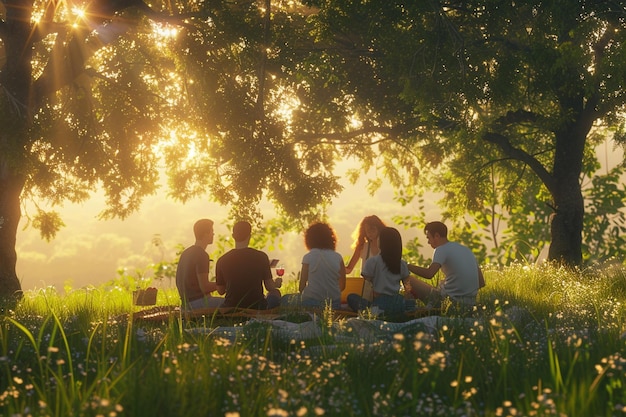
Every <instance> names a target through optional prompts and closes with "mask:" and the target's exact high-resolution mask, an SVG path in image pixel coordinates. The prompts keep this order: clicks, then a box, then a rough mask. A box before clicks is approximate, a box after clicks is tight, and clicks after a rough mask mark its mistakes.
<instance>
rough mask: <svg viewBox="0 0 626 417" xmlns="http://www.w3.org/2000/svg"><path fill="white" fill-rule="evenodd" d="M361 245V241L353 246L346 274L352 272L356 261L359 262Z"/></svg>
mask: <svg viewBox="0 0 626 417" xmlns="http://www.w3.org/2000/svg"><path fill="white" fill-rule="evenodd" d="M362 248H363V245H362V244H361V243H359V244H357V245H356V247H355V248H354V253H353V254H352V258H350V262H348V265H347V266H346V274H350V273H352V270H353V269H354V267H355V266H356V263H357V262H359V258H360V257H361V250H362Z"/></svg>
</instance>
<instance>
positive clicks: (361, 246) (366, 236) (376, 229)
mask: <svg viewBox="0 0 626 417" xmlns="http://www.w3.org/2000/svg"><path fill="white" fill-rule="evenodd" d="M384 227H385V223H383V221H382V220H380V218H379V217H378V216H376V215H371V216H366V217H364V218H363V220H361V223H359V226H358V228H357V230H355V233H353V237H354V243H353V244H352V248H353V249H354V253H353V254H352V257H351V258H350V261H349V262H348V265H346V274H350V273H352V270H353V269H354V267H355V266H356V264H357V263H358V262H359V259H360V260H361V268H362V267H363V265H365V261H367V260H368V259H369V258H371V257H372V256H375V255H378V254H379V253H380V249H379V247H378V235H379V234H380V231H381V230H382V229H383V228H384Z"/></svg>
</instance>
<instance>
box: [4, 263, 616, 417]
mask: <svg viewBox="0 0 626 417" xmlns="http://www.w3.org/2000/svg"><path fill="white" fill-rule="evenodd" d="M486 278H487V287H485V288H484V289H482V290H481V292H480V295H479V307H478V308H477V310H476V311H475V312H474V314H473V315H472V317H454V316H451V315H446V314H443V316H442V317H426V318H423V319H414V320H410V321H407V322H402V323H386V322H383V321H380V320H376V319H375V318H372V317H361V318H353V319H344V320H334V321H333V320H332V314H330V313H329V312H326V313H325V314H322V315H320V316H316V317H315V319H316V320H315V321H305V322H302V320H299V321H297V322H294V323H290V322H289V320H288V316H286V317H285V320H283V321H282V322H283V323H282V324H283V326H282V327H278V328H277V327H276V325H275V324H273V323H271V322H267V321H263V320H251V321H248V322H242V323H224V322H220V321H219V320H217V319H215V318H214V317H206V318H204V319H202V320H194V321H187V320H183V319H182V318H181V317H180V316H175V315H174V316H172V317H171V318H170V319H169V320H168V321H167V322H166V323H149V322H138V321H133V320H132V319H130V317H132V312H134V311H137V310H138V309H139V307H137V306H133V305H132V299H131V295H130V292H129V291H128V289H126V288H122V287H116V286H112V287H111V286H109V287H102V288H90V289H76V290H72V291H69V292H67V293H65V294H63V295H59V294H58V293H57V292H56V291H54V290H51V289H45V290H39V291H35V292H28V293H26V294H25V297H24V299H23V301H22V302H21V303H20V304H19V305H18V306H17V307H16V308H15V309H14V310H7V311H4V312H3V313H2V315H1V316H0V416H3V417H4V416H7V417H8V416H103V417H115V416H189V417H190V416H203V417H205V416H225V417H236V416H239V417H247V416H299V417H304V416H553V415H557V416H571V417H574V416H584V417H588V416H621V415H626V392H625V390H624V384H625V382H626V354H625V344H626V341H625V340H624V339H625V337H624V332H625V331H626V328H625V326H626V310H625V300H626V268H625V267H624V266H623V265H621V264H613V265H607V266H603V267H597V268H587V269H584V270H580V271H572V270H568V269H563V268H559V267H555V266H551V265H548V264H543V265H513V266H510V267H506V268H502V267H492V268H487V269H486ZM175 300H176V295H175V293H174V292H173V291H171V290H167V291H160V292H159V299H158V304H162V305H165V304H171V303H173V302H175ZM285 326H287V327H285ZM290 326H291V327H290ZM286 328H288V329H291V330H293V329H294V328H295V329H299V330H300V332H293V331H288V332H285V331H284V330H285V329H286ZM304 329H306V332H304V331H303V330H304ZM363 329H366V331H363ZM307 335H308V336H307Z"/></svg>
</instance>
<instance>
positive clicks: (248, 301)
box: [215, 221, 282, 310]
mask: <svg viewBox="0 0 626 417" xmlns="http://www.w3.org/2000/svg"><path fill="white" fill-rule="evenodd" d="M251 234H252V226H251V225H250V223H249V222H247V221H239V222H237V223H235V225H234V226H233V239H234V240H235V248H234V249H232V250H230V251H228V252H227V253H225V254H224V255H222V256H221V257H220V258H219V259H218V260H217V264H216V265H215V274H216V282H217V292H218V293H219V294H226V295H225V297H224V304H222V307H240V308H255V309H259V310H264V309H271V308H274V307H277V306H278V305H279V304H280V297H281V294H280V291H279V290H278V288H279V287H280V282H274V279H273V278H272V271H271V269H270V260H269V258H268V256H267V254H265V253H264V252H262V251H260V250H257V249H254V248H251V247H249V244H250V237H251ZM281 281H282V279H281ZM263 285H265V289H266V290H267V297H265V296H264V295H263Z"/></svg>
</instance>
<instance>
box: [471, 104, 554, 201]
mask: <svg viewBox="0 0 626 417" xmlns="http://www.w3.org/2000/svg"><path fill="white" fill-rule="evenodd" d="M505 117H506V116H505ZM482 139H484V140H486V141H487V142H489V143H493V144H494V145H496V146H498V147H499V148H500V149H501V150H502V152H504V154H505V155H508V156H509V157H510V158H512V159H516V160H518V161H521V162H524V163H525V164H526V165H528V166H529V167H530V168H531V169H532V170H533V171H534V172H535V174H537V176H538V177H539V178H540V179H541V181H542V182H543V183H544V184H545V186H546V187H547V188H548V190H550V192H552V191H554V188H555V185H556V182H555V180H554V177H553V176H552V174H550V172H548V170H547V169H546V168H545V167H544V166H543V164H542V163H541V162H539V160H538V159H537V158H535V157H534V156H532V155H530V154H529V153H528V152H526V151H524V150H522V149H519V148H516V147H515V146H513V145H511V142H510V141H509V139H508V138H507V137H506V136H504V135H502V134H500V133H496V132H487V133H485V134H483V136H482Z"/></svg>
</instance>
